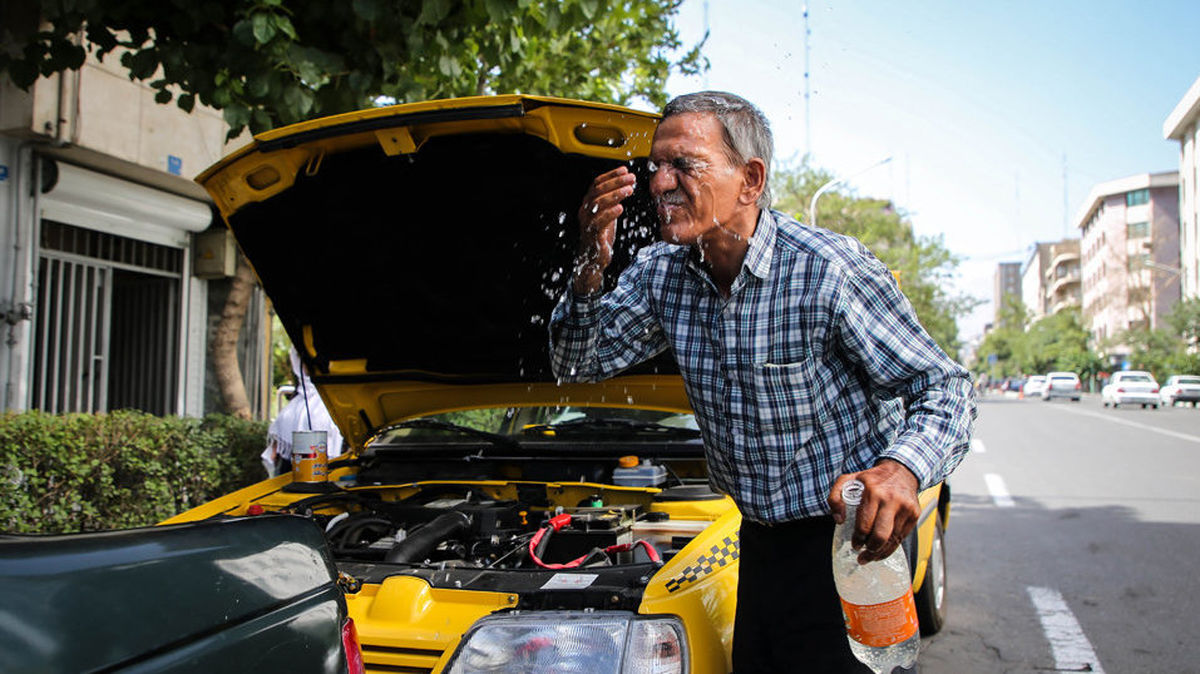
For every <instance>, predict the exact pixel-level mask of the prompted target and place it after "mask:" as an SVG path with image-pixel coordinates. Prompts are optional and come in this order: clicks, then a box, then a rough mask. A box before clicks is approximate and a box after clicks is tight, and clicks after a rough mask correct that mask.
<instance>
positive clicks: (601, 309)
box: [550, 264, 667, 382]
mask: <svg viewBox="0 0 1200 674" xmlns="http://www.w3.org/2000/svg"><path fill="white" fill-rule="evenodd" d="M642 279H643V267H642V266H641V265H639V264H634V265H633V266H631V267H630V268H628V269H626V270H625V272H624V273H622V274H621V276H620V278H619V280H618V281H617V287H616V288H615V289H614V290H612V291H611V292H609V293H607V294H603V295H601V294H599V293H597V294H594V295H576V294H575V293H574V291H572V290H571V289H569V288H568V289H567V291H566V292H565V293H564V294H563V297H562V299H561V300H559V303H558V305H557V306H556V307H555V308H554V312H553V313H552V314H551V316H550V367H551V369H552V370H553V371H554V375H555V376H556V377H558V379H559V380H560V381H569V382H580V381H583V382H592V381H600V380H602V379H607V378H609V377H611V376H613V375H615V374H617V373H618V372H620V371H622V370H624V369H626V368H628V367H631V366H633V365H636V364H637V363H640V362H642V361H644V360H647V359H649V358H652V357H654V356H655V355H657V354H659V353H660V352H662V351H663V350H665V349H666V348H667V342H666V339H665V338H664V336H663V332H662V329H661V327H660V326H659V323H658V320H657V318H656V317H655V314H654V311H653V308H652V307H651V305H650V303H649V302H648V301H647V299H646V293H645V288H644V287H643V282H642Z"/></svg>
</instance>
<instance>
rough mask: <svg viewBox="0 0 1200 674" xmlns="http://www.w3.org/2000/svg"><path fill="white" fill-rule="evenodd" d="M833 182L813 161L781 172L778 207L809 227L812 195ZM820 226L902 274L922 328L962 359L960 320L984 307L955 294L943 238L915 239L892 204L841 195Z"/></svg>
mask: <svg viewBox="0 0 1200 674" xmlns="http://www.w3.org/2000/svg"><path fill="white" fill-rule="evenodd" d="M832 179H833V175H832V174H830V173H829V172H828V171H824V170H821V169H817V168H813V167H811V166H810V165H809V164H808V160H807V159H805V160H803V161H802V162H800V163H799V164H798V165H787V164H784V165H782V166H779V167H777V168H775V169H774V174H773V175H772V179H771V191H772V194H773V195H774V204H773V207H774V208H776V209H778V210H780V211H784V212H787V213H790V214H792V215H793V216H796V217H797V218H798V219H800V220H801V221H807V220H808V205H809V201H810V200H811V199H812V195H813V194H815V193H816V192H817V190H819V189H820V188H821V186H822V185H824V184H825V183H827V182H829V181H830V180H832ZM817 225H818V226H820V227H823V228H825V229H829V230H832V231H834V232H838V233H841V234H848V235H850V236H853V237H855V238H856V239H858V240H859V241H862V242H863V244H865V245H866V246H867V248H869V249H871V252H873V253H874V254H875V255H876V257H878V258H879V259H880V260H882V261H883V263H884V264H886V265H887V266H888V268H889V269H891V270H892V271H893V272H896V273H897V274H898V275H899V277H900V287H901V289H902V290H903V292H904V294H905V295H906V296H907V297H908V299H909V301H910V302H911V303H912V305H913V309H915V310H916V312H917V317H918V318H919V319H920V321H921V324H922V325H923V326H925V329H926V330H927V331H928V332H929V334H930V336H932V337H933V339H934V341H936V342H937V343H938V345H939V346H941V347H942V348H943V349H944V350H945V351H946V352H947V353H948V354H950V355H951V356H956V355H957V353H958V349H959V346H960V343H959V340H958V319H959V318H960V317H962V316H965V315H966V314H968V313H969V312H970V311H971V309H973V308H974V307H975V306H976V305H977V304H978V301H977V300H976V299H975V298H972V297H970V296H968V295H963V294H958V293H955V292H953V290H951V288H953V281H954V278H955V272H956V270H957V268H958V263H959V258H958V257H957V256H955V255H954V254H953V253H951V252H950V251H949V250H947V249H946V247H945V245H944V244H943V243H942V239H941V237H930V236H917V235H915V234H914V233H913V231H912V225H911V224H910V223H909V222H908V221H907V219H906V218H905V217H904V215H903V213H901V212H899V211H897V210H896V208H895V207H894V206H893V204H892V203H891V202H889V201H886V200H883V199H872V198H866V197H858V196H855V195H853V194H851V193H849V192H846V191H840V190H834V191H830V192H826V193H825V194H824V195H823V196H822V197H821V200H820V201H819V203H818V212H817Z"/></svg>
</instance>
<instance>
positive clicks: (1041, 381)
mask: <svg viewBox="0 0 1200 674" xmlns="http://www.w3.org/2000/svg"><path fill="white" fill-rule="evenodd" d="M1045 388H1046V377H1044V376H1042V375H1040V374H1035V375H1032V376H1031V377H1029V378H1028V379H1026V380H1025V384H1024V385H1023V386H1022V387H1021V393H1024V394H1025V397H1026V398H1032V397H1034V396H1040V395H1042V391H1043V390H1045Z"/></svg>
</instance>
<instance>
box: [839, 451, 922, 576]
mask: <svg viewBox="0 0 1200 674" xmlns="http://www.w3.org/2000/svg"><path fill="white" fill-rule="evenodd" d="M850 480H858V481H859V482H862V483H863V487H864V489H863V498H862V503H861V504H859V506H858V519H857V521H856V522H855V523H854V536H853V537H852V538H851V540H850V544H851V545H852V546H853V547H854V549H855V550H862V552H861V553H859V555H858V563H859V564H866V563H867V562H874V561H878V560H881V559H885V558H887V556H888V555H890V554H892V552H893V551H894V550H895V549H896V547H897V546H899V545H900V543H901V541H903V540H904V538H905V537H906V536H908V534H909V532H911V531H912V528H913V527H914V526H915V525H916V524H917V520H918V519H919V518H920V516H921V504H920V502H918V501H917V488H918V487H919V486H920V482H919V481H918V480H917V476H916V475H913V474H912V471H910V470H909V469H908V468H907V467H905V466H904V464H902V463H900V462H898V461H893V460H891V459H883V460H882V461H880V462H879V463H878V464H876V465H875V467H874V468H868V469H867V470H864V471H861V472H858V473H848V474H846V475H842V476H841V477H839V478H838V479H837V481H836V482H834V483H833V490H832V491H831V492H830V493H829V507H830V508H831V509H832V510H833V519H834V521H835V522H837V523H838V524H841V523H842V522H844V521H846V504H845V503H843V502H842V486H843V485H845V484H846V483H847V482H849V481H850Z"/></svg>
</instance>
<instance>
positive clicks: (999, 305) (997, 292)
mask: <svg viewBox="0 0 1200 674" xmlns="http://www.w3.org/2000/svg"><path fill="white" fill-rule="evenodd" d="M1009 297H1015V298H1017V299H1020V298H1021V263H1020V262H1001V263H999V264H997V265H996V276H995V279H994V280H993V288H992V306H993V307H994V308H995V313H994V314H993V315H994V317H995V321H994V323H995V324H996V325H1000V323H1001V320H1000V317H1001V316H1002V315H1003V314H1004V305H1005V304H1006V303H1007V301H1008V298H1009Z"/></svg>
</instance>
